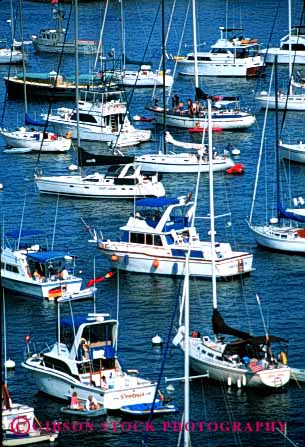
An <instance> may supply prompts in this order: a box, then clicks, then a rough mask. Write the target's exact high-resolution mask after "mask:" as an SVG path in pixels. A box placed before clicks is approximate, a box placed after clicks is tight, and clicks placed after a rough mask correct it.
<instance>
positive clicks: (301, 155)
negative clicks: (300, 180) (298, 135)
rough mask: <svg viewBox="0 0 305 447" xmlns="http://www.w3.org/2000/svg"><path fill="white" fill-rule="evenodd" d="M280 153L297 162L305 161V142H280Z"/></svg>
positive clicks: (283, 156)
mask: <svg viewBox="0 0 305 447" xmlns="http://www.w3.org/2000/svg"><path fill="white" fill-rule="evenodd" d="M279 147H280V154H281V157H282V158H286V159H287V160H291V161H295V162H297V163H305V144H304V143H302V142H300V143H299V144H284V143H280V144H279Z"/></svg>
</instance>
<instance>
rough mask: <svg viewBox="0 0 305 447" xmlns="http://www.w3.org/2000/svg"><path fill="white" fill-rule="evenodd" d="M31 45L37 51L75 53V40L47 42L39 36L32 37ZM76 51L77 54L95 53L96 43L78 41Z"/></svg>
mask: <svg viewBox="0 0 305 447" xmlns="http://www.w3.org/2000/svg"><path fill="white" fill-rule="evenodd" d="M33 46H34V48H35V51H36V52H37V53H65V54H75V42H66V43H62V42H58V43H55V45H54V42H50V40H49V42H48V41H47V39H41V38H39V37H36V38H33ZM78 52H79V54H89V55H90V54H91V55H94V56H95V55H96V52H97V44H96V42H94V41H90V40H89V41H87V43H86V41H81V40H79V41H78Z"/></svg>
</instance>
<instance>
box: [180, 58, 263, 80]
mask: <svg viewBox="0 0 305 447" xmlns="http://www.w3.org/2000/svg"><path fill="white" fill-rule="evenodd" d="M251 59H252V58H251ZM257 59H258V62H257V63H256V64H255V63H253V61H251V62H252V63H251V64H250V63H246V62H243V61H242V60H239V61H237V62H234V59H233V60H232V61H230V62H228V63H224V62H216V61H215V62H212V61H208V62H201V61H198V75H199V76H222V77H252V76H258V74H259V73H260V72H261V70H262V66H263V64H262V61H261V58H260V57H258V58H257ZM178 72H179V73H180V74H182V75H187V76H195V64H194V61H188V60H180V61H178Z"/></svg>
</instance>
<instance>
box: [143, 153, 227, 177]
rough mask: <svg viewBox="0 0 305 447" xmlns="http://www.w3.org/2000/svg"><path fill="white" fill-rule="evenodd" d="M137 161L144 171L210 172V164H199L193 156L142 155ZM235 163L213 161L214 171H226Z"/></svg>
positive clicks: (222, 159)
mask: <svg viewBox="0 0 305 447" xmlns="http://www.w3.org/2000/svg"><path fill="white" fill-rule="evenodd" d="M136 161H137V162H138V163H141V166H142V168H143V170H144V171H149V172H162V173H177V172H181V173H197V172H204V173H207V172H209V163H208V162H204V161H202V162H201V163H199V161H198V159H197V157H196V156H195V155H191V154H187V153H185V154H183V153H181V154H174V155H173V154H172V155H166V154H156V155H150V154H149V155H140V156H139V157H136ZM231 166H234V162H233V161H232V160H231V159H230V158H229V157H227V158H224V157H219V158H218V159H217V158H215V160H213V171H224V170H226V169H228V168H230V167H231Z"/></svg>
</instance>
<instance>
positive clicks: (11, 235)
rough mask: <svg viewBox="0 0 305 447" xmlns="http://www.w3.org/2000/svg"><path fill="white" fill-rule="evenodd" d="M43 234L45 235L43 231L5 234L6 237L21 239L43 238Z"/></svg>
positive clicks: (15, 231)
mask: <svg viewBox="0 0 305 447" xmlns="http://www.w3.org/2000/svg"><path fill="white" fill-rule="evenodd" d="M42 234H45V232H44V231H42V230H21V231H20V230H12V231H8V232H7V233H5V236H6V237H12V238H14V239H19V237H20V238H23V237H30V236H41V235H42Z"/></svg>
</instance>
